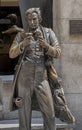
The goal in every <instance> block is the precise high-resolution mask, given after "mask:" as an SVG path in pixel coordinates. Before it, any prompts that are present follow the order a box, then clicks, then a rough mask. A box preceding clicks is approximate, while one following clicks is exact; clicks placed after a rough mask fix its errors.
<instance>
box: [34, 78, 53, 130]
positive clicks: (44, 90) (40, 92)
mask: <svg viewBox="0 0 82 130" xmlns="http://www.w3.org/2000/svg"><path fill="white" fill-rule="evenodd" d="M35 93H36V96H37V100H38V103H39V107H40V110H41V112H42V116H43V119H44V122H45V126H46V128H47V130H55V114H54V107H53V101H52V95H51V91H50V87H49V84H48V82H47V81H46V80H44V81H43V82H42V83H41V84H40V85H39V86H37V87H36V88H35Z"/></svg>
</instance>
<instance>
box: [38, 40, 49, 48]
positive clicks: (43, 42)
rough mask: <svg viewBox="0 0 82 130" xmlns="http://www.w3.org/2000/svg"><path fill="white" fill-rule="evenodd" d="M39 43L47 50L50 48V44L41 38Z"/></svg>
mask: <svg viewBox="0 0 82 130" xmlns="http://www.w3.org/2000/svg"><path fill="white" fill-rule="evenodd" d="M39 43H40V45H41V46H42V47H43V48H45V49H46V48H48V47H49V45H48V43H47V42H46V41H45V40H44V39H43V38H41V37H40V38H39Z"/></svg>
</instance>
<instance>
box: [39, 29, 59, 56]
mask: <svg viewBox="0 0 82 130" xmlns="http://www.w3.org/2000/svg"><path fill="white" fill-rule="evenodd" d="M46 35H47V34H46ZM47 39H48V40H47V41H45V40H44V39H42V38H40V39H39V41H40V44H41V46H42V47H43V48H44V49H45V50H46V54H47V55H50V56H52V57H56V58H57V57H60V55H61V49H60V46H59V43H58V40H57V37H56V35H55V33H54V32H53V31H52V30H51V29H48V36H47ZM48 41H49V43H48Z"/></svg>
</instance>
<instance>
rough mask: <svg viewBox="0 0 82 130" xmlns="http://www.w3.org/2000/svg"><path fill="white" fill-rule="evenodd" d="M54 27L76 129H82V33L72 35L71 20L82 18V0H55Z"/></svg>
mask: <svg viewBox="0 0 82 130" xmlns="http://www.w3.org/2000/svg"><path fill="white" fill-rule="evenodd" d="M53 13H54V29H55V28H56V27H57V30H56V29H55V30H56V33H57V35H58V37H59V41H60V43H61V48H62V56H61V61H60V62H61V63H60V70H61V75H62V80H63V84H64V90H65V95H66V98H67V102H68V104H69V107H70V110H71V111H72V113H73V114H74V116H75V118H76V126H75V128H74V129H75V130H81V129H82V120H81V119H82V114H81V113H82V101H81V100H82V34H81V35H78V34H77V35H70V24H69V21H70V20H82V0H57V1H56V0H54V10H53Z"/></svg>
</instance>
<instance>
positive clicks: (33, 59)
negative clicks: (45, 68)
mask: <svg viewBox="0 0 82 130" xmlns="http://www.w3.org/2000/svg"><path fill="white" fill-rule="evenodd" d="M24 61H29V62H31V63H37V64H38V63H42V62H43V61H44V57H43V56H38V57H25V58H24Z"/></svg>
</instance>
